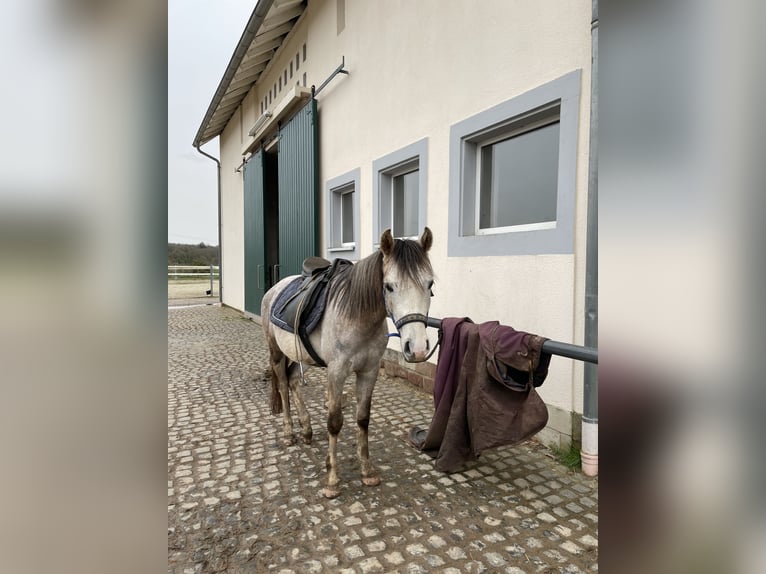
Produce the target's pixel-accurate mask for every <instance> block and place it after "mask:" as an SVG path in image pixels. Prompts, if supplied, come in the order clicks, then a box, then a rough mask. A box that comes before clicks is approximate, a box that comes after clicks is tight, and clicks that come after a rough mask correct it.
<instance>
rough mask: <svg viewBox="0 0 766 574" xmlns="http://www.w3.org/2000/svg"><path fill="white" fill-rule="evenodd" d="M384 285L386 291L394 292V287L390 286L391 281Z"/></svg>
mask: <svg viewBox="0 0 766 574" xmlns="http://www.w3.org/2000/svg"><path fill="white" fill-rule="evenodd" d="M385 287H386V291H388V292H389V293H393V292H394V288H393V287H391V283H386V284H385Z"/></svg>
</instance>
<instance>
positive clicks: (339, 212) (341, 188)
mask: <svg viewBox="0 0 766 574" xmlns="http://www.w3.org/2000/svg"><path fill="white" fill-rule="evenodd" d="M326 189H327V204H326V205H327V214H328V215H327V221H328V224H327V226H326V228H327V232H326V239H327V253H328V258H330V259H332V258H334V257H343V258H344V259H358V258H359V251H358V249H357V244H358V241H357V237H358V234H359V209H358V199H357V195H358V194H357V193H356V192H357V190H358V189H359V170H358V169H356V170H354V171H351V172H349V173H347V174H344V175H342V176H340V177H336V178H333V179H332V180H330V181H328V182H327V187H326Z"/></svg>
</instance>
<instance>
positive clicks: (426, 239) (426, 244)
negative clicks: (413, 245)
mask: <svg viewBox="0 0 766 574" xmlns="http://www.w3.org/2000/svg"><path fill="white" fill-rule="evenodd" d="M433 242H434V236H433V233H431V230H430V229H428V227H426V228H425V229H424V230H423V235H421V236H420V245H421V246H422V247H423V251H428V250H429V249H431V245H432V244H433Z"/></svg>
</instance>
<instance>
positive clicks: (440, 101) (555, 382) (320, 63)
mask: <svg viewBox="0 0 766 574" xmlns="http://www.w3.org/2000/svg"><path fill="white" fill-rule="evenodd" d="M590 9H591V5H590V2H588V1H587V0H579V1H577V2H559V1H557V0H546V1H540V2H534V3H526V2H513V1H508V0H496V1H489V0H484V1H482V2H442V1H438V0H433V1H419V2H394V1H386V2H383V1H375V2H373V1H367V2H360V1H354V0H346V27H345V30H343V31H342V32H341V33H340V34H336V2H335V0H323V1H322V0H314V1H312V2H310V3H309V7H308V8H307V11H306V13H305V14H304V16H303V20H302V21H301V23H300V24H299V26H298V28H297V29H296V30H295V31H294V33H293V35H292V37H291V38H290V40H289V41H288V42H287V43H286V45H285V46H284V47H283V49H282V52H281V56H280V58H278V59H277V61H275V62H274V63H273V65H272V66H271V68H270V69H269V70H268V71H267V72H268V73H267V74H266V75H265V78H264V81H263V88H262V89H261V90H258V89H257V88H256V89H254V92H252V93H251V95H249V96H248V98H247V99H246V101H245V106H244V107H245V110H244V116H243V117H244V122H243V121H242V118H241V117H240V115H239V114H235V116H234V117H233V118H232V121H231V122H230V125H229V126H228V127H227V129H226V131H225V132H224V134H223V135H222V138H221V140H222V146H221V147H222V162H223V166H224V168H223V181H222V185H223V190H224V191H223V195H224V202H223V203H224V206H223V207H224V208H223V220H224V229H223V237H224V239H223V245H224V250H225V255H224V267H225V271H224V302H225V303H227V304H229V305H231V306H233V307H236V308H239V309H242V308H243V303H244V296H243V294H242V290H243V281H242V273H243V269H242V263H241V261H242V221H241V220H242V211H241V210H242V178H241V175H240V174H234V173H233V169H234V167H235V166H236V165H238V164H239V163H240V162H241V156H240V151H241V145H242V143H243V137H242V136H243V132H244V135H245V136H246V133H247V130H248V129H249V128H250V126H252V124H253V123H254V122H255V120H256V118H257V117H258V116H259V115H260V105H259V104H260V101H261V100H262V98H263V94H264V93H265V92H266V90H267V89H268V88H270V87H271V86H272V85H273V84H274V81H275V79H276V78H277V77H278V74H281V73H282V71H283V70H284V69H285V67H286V66H287V65H289V64H287V62H289V60H290V58H293V59H294V57H295V54H296V53H297V52H298V51H300V49H301V46H302V45H303V43H304V42H305V43H306V45H307V60H306V62H305V63H303V62H302V63H301V69H300V74H298V76H297V78H295V79H300V78H301V76H302V74H303V72H306V73H307V83H308V85H311V84H316V85H319V84H320V83H321V82H322V81H323V80H324V79H325V78H326V77H327V75H329V74H330V73H331V72H332V71H333V70H334V69H335V68H336V67H337V66H338V64H339V63H340V61H341V56H345V59H346V69H348V70H349V72H350V75H349V76H338V77H337V78H335V79H334V80H333V81H332V83H331V84H329V85H328V86H327V88H326V89H325V90H324V91H323V92H322V93H321V94H320V95H319V97H318V101H319V113H320V150H321V151H320V162H321V165H320V186H321V189H322V192H323V193H324V184H325V182H326V181H327V180H328V179H331V178H333V177H336V176H338V175H341V174H343V173H345V172H348V171H350V170H352V169H355V168H360V170H361V184H360V189H359V190H358V194H359V195H358V196H359V199H360V206H361V221H360V224H361V225H360V232H361V238H360V240H361V256H363V257H364V256H366V255H369V254H370V253H371V251H372V242H373V237H372V193H373V174H372V162H373V161H374V160H375V159H377V158H379V157H381V156H383V155H386V154H388V153H390V152H392V151H395V150H397V149H399V148H401V147H403V146H405V145H408V144H410V143H413V142H415V141H417V140H420V139H422V138H424V137H427V138H428V174H427V176H428V207H427V213H428V215H427V222H428V225H429V227H430V228H431V229H432V230H433V232H434V237H435V244H434V247H433V251H432V256H431V259H432V262H433V266H434V269H435V271H436V274H437V285H436V288H435V292H436V297H435V298H434V300H433V306H432V315H434V316H440V317H444V316H455V315H460V316H463V315H467V316H470V317H472V318H473V319H474V320H475V321H477V322H478V321H486V320H499V321H500V322H502V323H504V324H508V325H512V326H514V327H515V328H517V329H520V330H527V331H532V332H536V333H539V334H542V335H545V336H547V337H550V338H554V339H558V340H561V341H571V342H575V343H582V331H583V299H584V280H585V279H584V278H585V275H584V271H585V257H584V253H585V251H584V249H585V222H586V203H587V176H588V170H587V166H588V124H589V102H590V97H589V93H590V92H589V90H590ZM575 69H581V70H582V80H581V95H580V128H579V142H578V165H577V183H576V204H575V218H576V234H575V254H574V255H541V256H519V257H466V258H454V257H453V258H448V257H447V224H448V210H447V203H448V201H447V198H448V191H449V179H448V178H449V129H450V126H451V125H452V124H454V123H456V122H458V121H461V120H463V119H465V118H467V117H469V116H472V115H474V114H476V113H477V112H480V111H482V110H485V109H487V108H489V107H491V106H493V105H495V104H498V103H500V102H504V101H506V100H508V99H510V98H512V97H514V96H517V95H519V94H521V93H523V92H526V91H528V90H530V89H532V88H535V87H537V86H539V85H542V84H544V83H546V82H548V81H550V80H553V79H555V78H558V77H560V76H562V75H564V74H566V73H568V72H571V71H572V70H575ZM283 90H284V88H283ZM278 99H279V98H277V100H278ZM242 123H243V125H244V128H242V126H241V125H240V124H242ZM320 206H321V210H322V220H324V213H323V211H324V202H323V201H320ZM323 240H324V238H323V234H322V241H323ZM322 249H324V245H322ZM434 336H435V333H434ZM396 344H397V343H396V342H394V343H393V345H392V346H394V345H396ZM540 390H541V395H542V396H543V398H544V399H545V401H546V402H547V403H549V404H551V405H554V406H556V407H559V408H561V409H564V410H567V411H576V412H582V366H581V365H577V364H576V362H575V361H570V360H567V359H562V358H555V357H554V359H553V360H552V362H551V369H550V375H549V379H548V380H547V381H546V383H545V385H543V387H541V389H540Z"/></svg>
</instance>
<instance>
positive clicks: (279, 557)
mask: <svg viewBox="0 0 766 574" xmlns="http://www.w3.org/2000/svg"><path fill="white" fill-rule="evenodd" d="M266 368H267V355H266V348H265V343H264V339H263V336H262V333H261V329H260V326H259V325H257V324H255V323H253V322H251V321H249V320H247V319H244V318H243V317H242V316H241V315H240V314H239V313H237V312H236V311H233V310H231V309H227V308H222V307H217V306H201V307H187V308H176V309H168V572H173V573H178V574H182V573H183V574H185V573H196V572H275V573H285V574H286V573H292V572H296V573H298V572H310V573H313V572H349V573H351V572H354V573H367V572H401V573H419V572H512V573H518V574H520V573H523V572H526V573H533V572H541V573H553V572H566V573H577V572H595V571H597V570H598V565H597V562H598V497H597V496H598V495H597V482H596V481H595V480H592V479H588V478H587V477H585V476H583V475H582V474H579V473H573V472H571V471H568V470H567V469H566V468H565V467H563V466H562V465H560V464H559V463H558V462H557V461H555V460H554V459H552V458H551V457H550V455H549V453H548V451H547V449H545V448H544V447H542V446H540V445H538V444H537V443H535V442H526V443H524V444H521V445H517V446H514V447H506V448H500V449H494V450H492V451H489V452H486V453H484V454H483V455H482V457H481V458H480V460H479V461H477V462H476V463H473V464H472V465H471V466H469V467H467V469H466V470H464V471H463V472H460V473H455V474H451V475H446V474H444V473H441V472H438V471H436V470H435V469H434V467H433V461H432V460H431V459H430V458H429V457H428V456H426V455H424V454H422V453H418V452H416V451H414V450H413V449H412V448H410V447H409V446H407V444H406V443H405V442H404V435H405V434H406V432H407V430H408V429H409V428H410V427H411V426H413V425H416V424H417V425H421V426H427V425H428V422H429V421H430V419H431V415H432V414H433V407H432V402H431V401H432V399H431V397H430V396H428V395H426V394H424V393H422V392H420V391H418V390H416V389H415V388H414V387H412V386H410V385H409V384H408V383H406V382H403V381H401V380H400V379H396V378H391V377H387V376H385V375H384V374H383V373H382V372H381V376H380V378H379V379H378V383H377V386H376V389H375V394H374V395H373V407H372V417H371V422H370V455H371V458H372V460H373V462H374V463H376V464H377V466H378V469H379V470H380V473H381V478H382V483H381V485H380V486H378V487H372V488H370V487H365V486H363V485H362V482H361V480H360V477H359V471H358V465H357V462H356V447H355V444H354V443H355V432H354V428H353V427H354V425H353V424H351V423H352V422H353V407H354V400H353V386H352V385H351V384H349V383H350V382H347V389H346V393H347V394H346V401H345V406H344V422H345V424H344V427H343V430H342V431H341V435H340V439H339V442H338V459H339V464H340V476H341V495H340V496H339V497H338V498H336V499H334V500H327V499H325V498H324V497H323V496H322V486H323V483H324V479H325V464H324V461H325V455H326V452H327V434H326V431H325V430H324V429H325V416H326V415H325V413H324V410H323V392H324V389H323V380H324V374H323V371H322V370H321V369H310V370H309V371H307V373H306V387H305V389H304V396H305V397H306V399H307V401H308V403H309V409H310V412H311V417H312V423H313V426H314V442H313V444H312V445H304V444H302V443H301V442H300V441H299V443H298V444H296V445H294V446H291V447H288V448H285V447H283V446H282V445H281V441H280V434H281V421H282V419H281V415H279V416H271V414H270V410H269V401H268V397H269V386H270V383H269V382H268V379H267V378H266V376H265V375H266ZM294 420H295V425H296V433H298V432H299V428H300V427H299V423H298V420H297V417H295V419H294Z"/></svg>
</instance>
